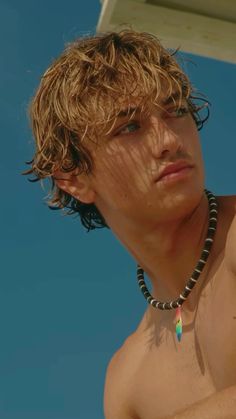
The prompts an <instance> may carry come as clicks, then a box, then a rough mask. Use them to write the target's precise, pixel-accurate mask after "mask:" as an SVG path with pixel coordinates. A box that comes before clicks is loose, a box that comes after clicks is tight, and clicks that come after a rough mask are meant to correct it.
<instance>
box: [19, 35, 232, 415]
mask: <svg viewBox="0 0 236 419" xmlns="http://www.w3.org/2000/svg"><path fill="white" fill-rule="evenodd" d="M194 95H195V94H194V92H193V88H192V86H191V84H190V82H189V80H188V78H187V77H186V76H185V74H184V73H183V72H182V70H181V69H180V68H179V66H178V64H177V63H176V62H175V59H174V57H173V54H172V55H171V54H170V53H169V52H168V51H166V50H165V49H164V48H163V47H162V46H161V45H160V43H159V42H158V40H157V39H156V38H155V37H153V36H151V35H149V34H144V33H138V32H134V31H128V30H127V31H121V32H120V33H119V34H105V35H100V36H95V37H91V38H83V39H80V40H78V41H77V42H75V43H73V44H71V45H69V46H68V47H67V49H66V50H65V52H64V53H63V54H62V55H61V56H60V57H59V58H58V60H56V61H55V62H54V63H53V64H52V65H51V66H50V68H49V69H48V70H47V72H46V73H45V74H44V77H43V78H42V81H41V84H40V86H39V88H38V91H37V92H36V94H35V97H34V99H33V102H32V105H31V118H32V125H33V132H34V136H35V139H36V144H37V152H36V154H35V156H34V158H33V160H32V162H31V164H32V167H31V169H30V170H29V171H28V172H27V173H34V174H35V175H36V176H37V177H38V178H45V177H49V178H51V179H52V199H51V201H50V203H51V204H53V205H55V206H57V207H60V208H63V207H64V208H65V207H67V208H71V210H70V212H71V213H72V212H78V213H79V214H80V216H81V220H82V223H83V225H84V226H86V227H87V228H88V229H89V228H90V229H91V228H94V227H95V226H109V228H111V230H112V231H113V233H114V234H115V235H116V236H117V238H118V239H119V240H120V242H121V243H122V244H123V245H124V246H125V247H126V248H127V249H128V250H129V252H130V253H131V255H132V256H133V257H134V258H135V260H136V261H137V263H138V264H139V265H140V266H141V267H142V269H143V270H144V272H145V273H146V274H147V275H148V276H149V278H150V281H151V283H152V289H151V290H150V292H151V294H152V296H153V297H154V298H155V299H157V300H158V301H163V302H168V301H171V300H175V299H176V298H178V297H179V295H180V293H181V292H182V291H183V290H184V287H185V285H186V283H187V281H188V280H189V278H190V277H191V275H192V273H193V271H194V268H195V267H196V264H197V262H198V261H199V259H200V258H201V254H202V250H203V248H204V246H205V243H206V242H205V239H206V237H207V232H208V223H209V217H211V216H209V205H208V199H207V196H206V194H205V192H204V188H205V185H204V168H203V160H202V154H201V148H200V142H199V135H198V129H197V128H200V127H201V119H200V116H199V115H198V113H197V110H198V109H197V105H196V102H195V99H194ZM173 164H177V166H175V165H173ZM167 167H168V170H171V172H172V175H170V173H169V175H167V172H166V168H167ZM184 167H185V168H184ZM180 169H182V170H180ZM163 170H165V176H163ZM178 170H179V171H178ZM216 201H217V205H218V223H217V229H216V232H215V235H214V238H213V243H212V247H211V250H210V252H209V255H208V258H207V261H206V263H205V266H204V269H203V271H202V273H201V274H200V277H199V280H198V281H197V282H196V283H195V287H194V289H192V291H191V292H190V293H189V295H188V296H187V298H186V300H184V303H183V305H182V308H181V311H182V323H183V336H182V340H181V342H179V341H178V340H177V338H176V336H175V315H176V310H175V309H170V310H159V309H158V308H155V307H153V306H151V304H147V310H146V312H145V314H144V316H143V318H142V321H141V323H140V324H139V326H138V328H137V330H136V331H135V332H134V333H133V334H132V335H131V336H129V337H128V338H127V339H126V341H125V342H124V344H123V345H122V347H121V348H120V349H119V350H117V352H116V353H115V355H114V356H113V357H112V359H111V361H110V363H109V366H108V369H107V375H106V383H105V392H104V410H105V417H106V419H166V418H175V419H187V418H188V419H189V418H192V419H229V418H236V257H235V256H236V248H235V240H236V219H235V209H236V196H218V197H216ZM213 218H214V217H213Z"/></svg>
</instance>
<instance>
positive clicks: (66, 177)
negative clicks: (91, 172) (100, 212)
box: [53, 170, 95, 204]
mask: <svg viewBox="0 0 236 419" xmlns="http://www.w3.org/2000/svg"><path fill="white" fill-rule="evenodd" d="M53 179H54V181H55V183H56V185H57V186H58V188H60V189H62V190H63V191H65V192H67V193H68V194H69V195H72V196H73V197H74V198H76V199H78V200H79V201H81V202H84V203H85V204H92V203H94V200H95V191H94V189H93V188H92V185H91V179H90V178H89V176H88V175H86V174H85V173H82V174H79V175H78V173H76V170H73V171H71V172H68V173H65V172H61V171H60V170H57V171H56V172H54V173H53Z"/></svg>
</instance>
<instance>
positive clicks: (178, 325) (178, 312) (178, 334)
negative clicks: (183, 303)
mask: <svg viewBox="0 0 236 419" xmlns="http://www.w3.org/2000/svg"><path fill="white" fill-rule="evenodd" d="M175 322H176V326H175V331H176V337H177V339H178V341H179V342H180V341H181V337H182V317H181V307H178V308H177V309H176V316H175Z"/></svg>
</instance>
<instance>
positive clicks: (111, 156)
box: [94, 147, 149, 197]
mask: <svg viewBox="0 0 236 419" xmlns="http://www.w3.org/2000/svg"><path fill="white" fill-rule="evenodd" d="M96 162H97V163H96ZM96 162H95V171H94V175H95V183H96V185H97V189H99V192H101V193H107V194H110V195H112V196H113V197H114V196H117V197H119V196H120V197H126V196H129V197H131V196H133V197H135V196H136V195H137V196H138V194H139V192H142V191H144V190H146V189H147V185H148V182H149V179H148V170H147V158H146V157H145V156H144V155H143V153H141V152H140V150H139V149H138V148H137V147H129V148H128V147H127V148H123V147H117V149H116V150H114V149H113V150H112V152H111V149H110V148H109V149H108V151H106V153H103V155H102V156H100V158H98V156H96Z"/></svg>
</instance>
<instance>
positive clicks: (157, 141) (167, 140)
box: [151, 116, 183, 159]
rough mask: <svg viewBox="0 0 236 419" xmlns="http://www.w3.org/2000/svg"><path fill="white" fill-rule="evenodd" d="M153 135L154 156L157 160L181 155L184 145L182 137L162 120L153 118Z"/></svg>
mask: <svg viewBox="0 0 236 419" xmlns="http://www.w3.org/2000/svg"><path fill="white" fill-rule="evenodd" d="M152 127H153V132H152V135H151V149H152V154H153V155H154V157H155V158H157V159H166V158H170V157H171V156H176V155H177V154H181V151H182V149H183V144H182V141H181V138H180V136H179V135H178V134H177V133H175V132H174V131H173V130H171V128H170V127H169V126H168V125H167V124H166V123H165V121H163V120H161V119H160V118H156V117H155V116H153V120H152Z"/></svg>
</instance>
